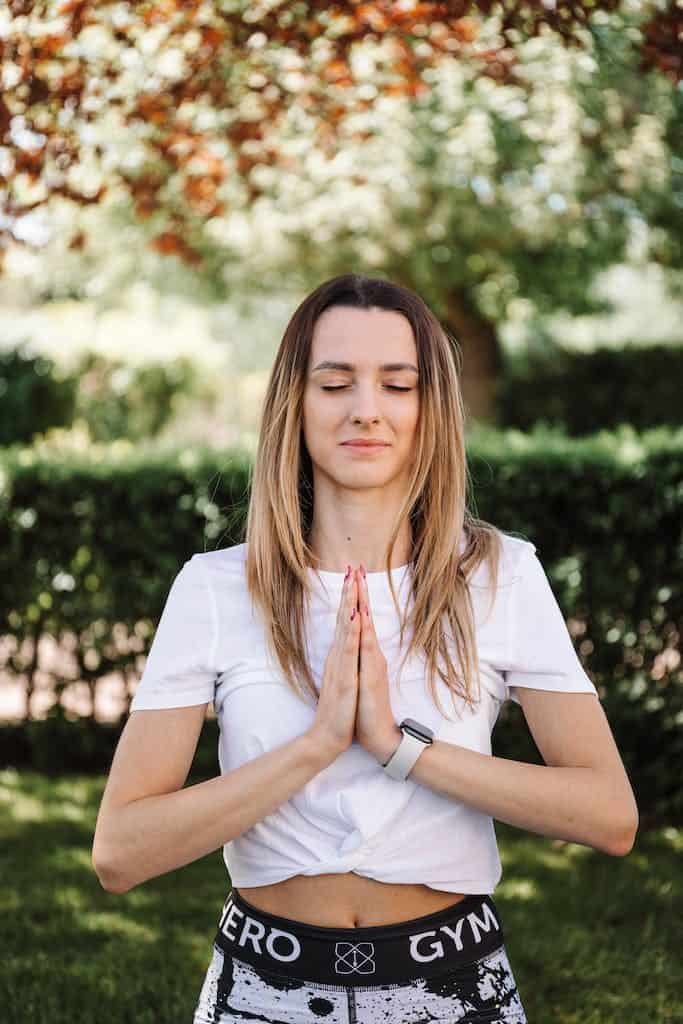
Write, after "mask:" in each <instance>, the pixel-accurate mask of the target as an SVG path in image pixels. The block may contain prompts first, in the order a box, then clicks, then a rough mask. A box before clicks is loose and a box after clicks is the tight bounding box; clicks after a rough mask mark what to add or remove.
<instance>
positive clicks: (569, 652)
mask: <svg viewBox="0 0 683 1024" xmlns="http://www.w3.org/2000/svg"><path fill="white" fill-rule="evenodd" d="M502 538H503V555H502V559H501V565H500V569H499V577H498V587H497V589H496V595H495V599H494V601H493V604H492V607H491V611H490V613H489V614H488V615H487V614H486V613H487V611H488V608H489V602H490V600H491V597H490V593H489V589H488V587H487V580H488V568H487V566H486V564H485V563H484V564H482V565H480V566H479V567H478V569H477V570H476V572H475V573H474V575H473V576H472V577H471V578H470V583H469V588H470V593H471V595H472V603H473V609H474V616H475V629H476V638H477V649H478V654H479V660H480V667H481V674H480V679H481V701H480V703H479V704H478V706H477V708H476V710H475V711H471V710H470V709H468V707H467V705H466V704H465V703H464V702H463V701H462V699H460V698H459V699H458V701H457V707H458V709H459V711H460V714H459V716H458V715H457V714H456V712H455V710H454V708H453V704H452V700H451V695H450V691H449V690H448V688H447V687H446V685H445V683H443V682H442V681H441V680H440V679H439V677H438V675H436V677H435V685H436V687H437V690H438V693H439V698H440V703H441V706H442V707H443V709H444V711H445V712H446V714H447V715H448V716H449V717H448V719H446V718H444V717H442V716H441V714H440V712H439V710H438V708H437V706H436V705H435V704H434V702H433V700H432V698H431V695H430V693H429V689H428V686H427V682H426V676H425V669H424V666H425V664H426V661H425V658H424V655H422V654H420V655H418V656H415V655H413V656H411V658H410V659H408V660H407V661H406V664H405V666H404V669H403V673H402V675H401V679H400V684H401V685H400V688H399V687H398V677H397V670H398V667H399V662H400V655H401V653H402V650H401V649H399V636H398V631H399V622H398V617H397V615H396V611H395V609H394V605H393V602H392V599H391V594H390V591H389V586H388V583H387V580H386V574H385V573H384V572H377V573H368V574H367V583H368V587H369V593H370V601H371V609H372V616H373V619H374V624H375V630H376V632H377V636H378V639H379V643H380V646H381V648H382V652H383V653H384V655H385V657H386V659H387V662H388V674H389V681H390V701H391V707H392V711H393V713H394V718H395V720H396V722H397V723H399V722H400V721H401V720H402V719H403V718H405V717H410V718H415V719H417V720H418V721H419V722H422V723H424V724H426V725H428V726H429V727H430V728H432V729H433V730H434V733H435V739H436V740H441V741H443V742H446V743H453V744H457V745H459V746H463V747H467V748H468V749H470V750H476V751H480V752H482V753H485V754H491V733H492V730H493V727H494V725H495V722H496V718H497V717H498V711H499V709H500V706H501V704H502V703H503V702H504V701H505V700H507V699H508V698H510V699H512V700H514V701H516V702H517V703H519V701H518V698H517V693H516V690H517V688H518V687H520V686H526V687H531V688H533V689H541V690H553V691H571V692H582V693H592V694H594V695H595V696H596V697H597V690H596V688H595V686H594V685H593V683H592V682H591V680H590V678H589V676H588V675H587V674H586V672H585V671H584V670H583V668H582V666H581V663H580V661H579V659H578V657H577V655H576V652H575V650H574V647H573V644H572V640H571V637H570V635H569V632H568V630H567V626H566V624H565V621H564V616H563V614H562V611H561V610H560V607H559V605H558V604H557V601H556V600H555V597H554V594H553V591H552V590H551V587H550V583H549V581H548V578H547V576H546V574H545V571H544V569H543V567H542V565H541V562H540V561H539V559H538V557H537V555H536V553H535V551H536V549H535V545H534V544H532V543H531V542H529V541H526V540H522V539H519V538H517V537H512V536H510V535H508V534H502ZM246 547H247V545H246V544H237V545H235V546H233V547H230V548H224V549H221V550H217V551H210V552H207V553H202V554H196V555H193V556H192V558H190V559H189V560H188V561H187V562H185V564H184V565H183V567H182V568H181V570H180V572H179V573H178V574H177V576H176V577H175V579H174V581H173V584H172V586H171V589H170V592H169V594H168V598H167V600H166V604H165V607H164V609H163V613H162V616H161V619H160V621H159V625H158V628H157V631H156V634H155V636H154V640H153V643H152V647H151V650H150V653H149V656H148V658H147V662H146V665H145V670H144V672H143V675H142V678H141V680H140V682H139V684H138V687H137V690H136V693H135V695H134V697H133V701H132V704H131V712H135V711H138V710H142V709H145V708H174V707H184V706H187V705H192V704H203V703H205V702H209V701H213V704H214V710H215V713H216V716H217V719H218V724H219V727H220V738H219V744H218V761H219V765H220V770H221V773H226V772H230V771H232V770H233V769H235V768H237V767H239V766H240V765H242V764H244V763H245V762H248V761H250V760H252V759H253V758H255V757H259V756H260V755H261V754H263V753H265V752H267V751H269V750H272V749H273V748H275V747H278V746H280V745H281V744H284V743H288V742H290V741H291V740H293V739H294V738H295V737H297V736H299V735H301V733H303V732H304V731H305V730H307V729H308V728H309V727H310V726H311V724H312V723H313V720H314V718H315V707H314V705H313V704H312V703H311V704H307V703H305V701H304V700H302V699H301V698H299V697H297V696H296V695H295V694H294V693H293V692H292V690H291V689H290V687H289V686H288V684H287V683H286V681H285V679H284V677H283V676H282V674H281V672H280V670H279V667H278V666H277V665H276V664H275V663H274V661H273V660H272V659H271V658H270V656H269V655H268V653H267V650H266V646H265V640H264V626H263V624H262V621H260V619H259V618H257V617H256V616H255V615H254V612H253V611H252V607H251V601H250V599H249V596H248V592H247V588H246V584H245V579H244V560H245V557H246ZM411 571H412V569H411V566H410V565H404V566H399V567H397V568H395V569H393V570H392V576H393V581H394V585H395V589H396V592H397V596H398V599H399V602H400V604H401V607H403V606H404V602H405V600H406V598H407V597H408V595H409V589H410V587H409V577H410V573H411ZM308 572H309V573H310V577H311V582H312V583H313V585H314V592H313V598H312V603H311V608H310V615H309V618H308V619H307V621H306V637H307V641H308V645H309V652H310V666H311V670H312V673H313V677H314V679H315V682H316V686H317V688H318V689H319V688H320V684H321V681H322V675H323V668H324V664H325V659H326V658H327V654H328V652H329V649H330V647H331V644H332V639H333V635H334V630H335V622H336V616H337V608H338V604H339V598H340V593H341V588H342V583H343V579H344V574H343V573H334V572H325V571H320V573H319V574H316V572H315V570H313V569H309V570H308ZM405 642H406V643H407V631H406V641H405ZM476 694H477V690H476V688H475V689H474V697H475V698H476ZM223 857H224V860H225V864H226V866H227V868H228V872H229V874H230V879H231V882H232V884H233V885H234V886H237V887H242V886H244V887H245V888H248V887H250V886H258V885H270V884H272V883H274V882H279V881H282V880H283V879H286V878H289V877H291V876H292V875H317V874H329V873H335V872H347V871H355V872H356V873H357V874H359V875H365V876H367V877H369V878H375V879H378V880H379V881H382V882H395V883H400V882H404V883H422V884H424V885H427V886H429V887H430V888H434V889H440V890H445V891H447V892H458V893H460V892H462V893H474V894H484V893H489V894H490V893H493V891H494V889H495V887H496V885H497V884H498V882H499V881H500V878H501V874H502V866H501V862H500V858H499V855H498V848H497V843H496V835H495V831H494V827H493V821H492V819H491V817H490V816H489V815H487V814H484V813H482V812H481V811H479V810H476V809H475V808H473V807H471V806H468V805H467V804H465V803H461V802H460V801H458V800H455V799H451V798H449V797H447V796H444V795H442V794H439V793H436V792H435V791H434V790H432V789H430V788H429V787H427V786H424V785H421V784H419V783H417V782H416V781H415V780H413V779H412V778H411V776H410V775H409V776H408V778H407V779H406V780H405V781H398V780H395V779H392V778H390V777H389V776H388V775H387V774H386V772H385V771H384V769H383V768H382V766H381V765H380V764H379V763H378V761H377V760H376V759H375V758H374V757H373V756H372V754H369V753H368V752H367V751H366V750H364V749H363V748H362V747H361V746H360V745H359V744H358V743H357V742H355V741H354V742H353V743H352V745H351V746H350V747H349V748H348V749H347V750H345V751H344V752H343V753H342V754H340V755H339V756H338V757H337V758H336V760H335V761H334V762H333V763H332V764H331V765H329V766H328V767H326V768H324V769H323V770H322V771H320V772H319V773H318V774H317V775H315V776H314V777H313V778H312V779H311V780H310V781H309V782H307V783H306V784H305V785H304V786H303V787H302V788H301V789H299V790H298V791H297V792H296V793H295V794H294V795H293V796H291V797H290V799H289V800H287V801H286V802H285V803H283V804H281V805H280V807H278V808H277V809H276V810H275V811H273V812H272V813H271V814H268V815H266V817H265V818H263V819H262V820H261V821H259V822H257V823H256V824H255V825H253V826H252V828H250V829H248V830H247V831H246V832H244V833H243V834H242V835H240V836H238V837H237V838H235V839H233V840H232V841H231V842H228V843H226V844H225V846H224V848H223Z"/></svg>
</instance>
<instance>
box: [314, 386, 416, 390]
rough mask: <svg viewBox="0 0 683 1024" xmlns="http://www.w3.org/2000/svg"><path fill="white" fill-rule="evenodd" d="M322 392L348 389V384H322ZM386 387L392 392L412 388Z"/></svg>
mask: <svg viewBox="0 0 683 1024" xmlns="http://www.w3.org/2000/svg"><path fill="white" fill-rule="evenodd" d="M321 387H322V390H323V391H341V390H342V389H343V388H346V387H348V384H322V385H321ZM387 387H388V388H390V389H391V390H392V391H412V390H413V389H412V388H400V387H398V385H396V384H387Z"/></svg>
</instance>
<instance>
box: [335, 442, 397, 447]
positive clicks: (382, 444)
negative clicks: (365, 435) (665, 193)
mask: <svg viewBox="0 0 683 1024" xmlns="http://www.w3.org/2000/svg"><path fill="white" fill-rule="evenodd" d="M342 444H343V445H344V446H345V447H346V448H386V447H387V444H386V442H385V441H342Z"/></svg>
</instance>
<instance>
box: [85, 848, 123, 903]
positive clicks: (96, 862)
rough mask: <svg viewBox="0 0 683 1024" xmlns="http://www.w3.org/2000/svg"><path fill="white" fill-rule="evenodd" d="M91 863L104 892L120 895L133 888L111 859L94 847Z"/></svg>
mask: <svg viewBox="0 0 683 1024" xmlns="http://www.w3.org/2000/svg"><path fill="white" fill-rule="evenodd" d="M91 863H92V866H93V870H94V872H95V874H96V875H97V878H98V881H99V883H100V885H101V886H102V888H103V889H104V890H105V891H106V892H111V893H116V894H117V895H119V896H120V895H122V894H123V893H124V892H129V890H130V889H132V888H133V886H132V885H130V884H128V882H127V881H126V879H124V877H123V876H122V874H121V872H120V871H119V870H118V869H117V868H116V867H115V865H114V864H113V863H112V861H111V860H110V859H107V858H106V857H104V856H102V854H101V853H100V852H98V851H96V850H95V848H94V847H93V852H92V855H91Z"/></svg>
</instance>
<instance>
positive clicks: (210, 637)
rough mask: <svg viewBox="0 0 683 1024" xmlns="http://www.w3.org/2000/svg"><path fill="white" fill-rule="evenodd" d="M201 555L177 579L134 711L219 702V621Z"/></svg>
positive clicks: (163, 612)
mask: <svg viewBox="0 0 683 1024" xmlns="http://www.w3.org/2000/svg"><path fill="white" fill-rule="evenodd" d="M210 588H211V584H210V581H209V579H208V576H207V573H206V569H205V567H204V566H203V565H202V564H201V555H193V556H192V558H190V559H189V560H188V561H187V562H185V564H184V565H183V567H182V569H181V570H180V572H178V574H177V575H176V577H175V579H174V580H173V583H172V584H171V589H170V590H169V593H168V597H167V598H166V604H165V605H164V608H163V611H162V613H161V618H160V619H159V624H158V626H157V630H156V633H155V634H154V639H153V641H152V646H151V648H150V651H149V654H148V655H147V661H146V663H145V668H144V671H143V673H142V676H141V678H140V681H139V683H138V685H137V689H136V691H135V694H134V695H133V699H132V701H131V705H130V710H131V712H133V711H140V710H143V709H148V708H180V707H187V706H189V705H191V704H205V703H208V702H209V701H212V700H213V697H214V689H215V682H216V677H217V675H218V673H217V671H216V669H215V653H216V647H217V639H218V635H217V633H218V621H217V614H216V609H215V604H214V601H213V593H212V591H211V589H210Z"/></svg>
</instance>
